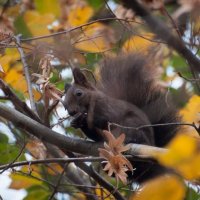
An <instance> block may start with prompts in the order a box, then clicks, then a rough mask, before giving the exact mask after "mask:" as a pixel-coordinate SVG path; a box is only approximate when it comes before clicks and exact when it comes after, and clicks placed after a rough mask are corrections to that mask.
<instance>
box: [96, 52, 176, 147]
mask: <svg viewBox="0 0 200 200" xmlns="http://www.w3.org/2000/svg"><path fill="white" fill-rule="evenodd" d="M149 61H150V60H148V58H145V57H144V55H143V56H141V55H140V54H129V55H120V56H117V57H114V58H110V57H109V58H106V59H104V61H103V63H102V66H101V69H100V84H99V89H100V90H101V91H102V92H104V93H105V94H106V95H108V96H110V97H113V98H117V99H121V100H124V101H127V102H129V103H132V104H134V105H136V106H137V107H139V108H140V109H141V110H143V111H144V112H145V113H146V115H147V116H148V118H149V120H150V122H151V124H162V125H160V126H155V127H153V128H154V135H155V143H156V146H164V145H165V144H167V143H168V142H169V140H170V139H171V138H172V137H173V136H174V134H175V133H176V132H177V126H175V125H167V124H168V123H175V122H177V121H178V117H177V111H176V110H175V108H174V107H173V106H172V104H171V100H170V98H169V94H168V93H167V92H164V91H163V89H161V87H160V86H158V84H156V81H155V77H156V71H157V70H156V69H155V67H153V66H152V65H151V64H150V63H151V62H149ZM163 124H166V125H163Z"/></svg>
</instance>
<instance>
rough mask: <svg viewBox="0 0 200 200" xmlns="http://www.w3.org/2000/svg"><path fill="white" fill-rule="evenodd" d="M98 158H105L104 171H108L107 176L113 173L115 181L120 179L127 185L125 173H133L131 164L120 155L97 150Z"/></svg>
mask: <svg viewBox="0 0 200 200" xmlns="http://www.w3.org/2000/svg"><path fill="white" fill-rule="evenodd" d="M99 152H100V156H101V157H102V158H105V159H106V160H107V161H106V165H105V167H104V169H103V170H104V171H108V176H112V174H113V173H114V175H115V177H116V179H117V180H118V179H120V180H121V181H122V182H123V183H124V184H127V174H126V171H129V170H130V171H133V167H132V165H131V163H130V162H129V161H128V160H127V159H126V158H125V157H124V156H123V155H122V154H119V155H113V153H112V152H110V151H108V150H106V149H102V148H99Z"/></svg>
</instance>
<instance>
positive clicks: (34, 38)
mask: <svg viewBox="0 0 200 200" xmlns="http://www.w3.org/2000/svg"><path fill="white" fill-rule="evenodd" d="M111 20H121V21H126V22H134V23H137V24H142V23H141V22H137V21H134V20H127V19H121V18H115V17H111V18H103V19H98V20H94V21H91V22H88V23H85V24H82V25H80V26H76V27H74V28H71V29H68V30H64V31H60V32H57V33H52V34H48V35H43V36H37V37H31V38H26V39H21V42H27V41H32V40H39V39H46V38H49V37H54V36H57V35H62V34H65V33H70V32H72V31H74V30H77V29H80V28H83V27H85V26H89V25H91V24H94V23H97V22H104V21H111Z"/></svg>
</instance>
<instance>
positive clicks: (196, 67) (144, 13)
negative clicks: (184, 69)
mask: <svg viewBox="0 0 200 200" xmlns="http://www.w3.org/2000/svg"><path fill="white" fill-rule="evenodd" d="M121 1H122V2H123V4H124V5H125V6H126V7H127V8H131V9H132V10H133V11H134V12H135V13H136V15H138V16H140V17H142V18H143V20H144V21H146V23H147V24H148V26H149V27H150V29H151V30H152V32H154V33H155V34H156V35H157V36H158V37H159V38H161V39H162V40H163V41H165V42H166V43H167V44H168V45H169V46H170V47H172V48H173V49H175V50H176V51H177V52H178V53H180V54H181V55H182V56H183V57H184V58H185V59H186V60H187V61H188V63H189V65H190V67H191V71H197V72H200V60H199V59H198V58H197V57H196V56H195V55H194V54H193V53H192V52H191V51H190V50H189V49H188V48H187V47H186V46H185V45H184V43H183V42H182V40H180V39H179V38H178V37H175V36H174V35H173V33H172V32H171V30H170V29H169V28H168V27H167V26H166V24H165V23H163V22H162V21H161V20H159V19H158V18H156V17H154V16H153V15H151V13H150V12H149V11H148V10H147V9H146V8H144V7H143V6H142V5H141V4H140V3H138V1H137V0H121Z"/></svg>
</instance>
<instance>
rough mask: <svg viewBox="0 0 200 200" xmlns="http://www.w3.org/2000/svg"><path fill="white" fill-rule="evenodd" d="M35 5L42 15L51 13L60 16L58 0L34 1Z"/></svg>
mask: <svg viewBox="0 0 200 200" xmlns="http://www.w3.org/2000/svg"><path fill="white" fill-rule="evenodd" d="M34 3H35V7H36V9H37V10H38V12H39V13H40V14H46V13H51V14H54V15H55V16H60V13H61V10H60V5H59V1H58V0H48V1H46V0H34Z"/></svg>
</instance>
